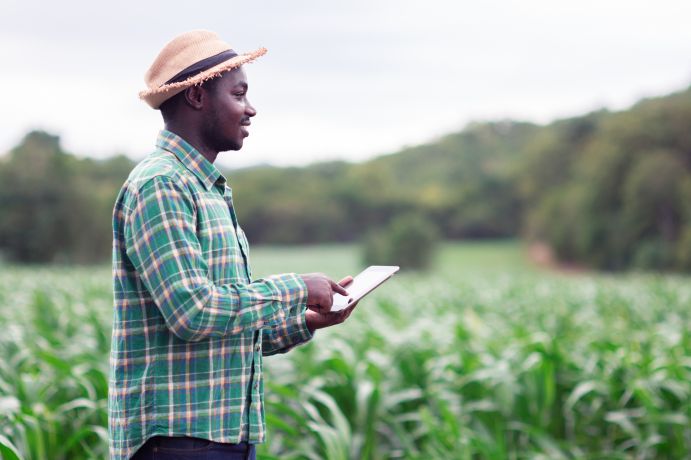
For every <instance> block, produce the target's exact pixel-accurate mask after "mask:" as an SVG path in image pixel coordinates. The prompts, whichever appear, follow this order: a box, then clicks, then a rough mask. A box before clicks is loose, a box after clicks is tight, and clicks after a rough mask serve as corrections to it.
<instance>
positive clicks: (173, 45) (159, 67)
mask: <svg viewBox="0 0 691 460" xmlns="http://www.w3.org/2000/svg"><path fill="white" fill-rule="evenodd" d="M265 53H266V48H259V49H258V50H256V51H252V52H251V53H245V54H237V53H236V52H235V51H233V49H232V48H231V47H230V45H229V44H227V43H226V42H224V41H223V40H221V38H220V37H219V36H218V35H217V34H215V33H214V32H210V31H208V30H192V31H190V32H185V33H184V34H182V35H178V36H177V37H175V38H174V39H173V40H171V41H170V42H169V43H168V44H167V45H166V46H164V47H163V49H162V50H161V52H160V53H159V54H158V57H157V58H156V60H155V61H154V63H153V64H151V67H150V68H149V70H148V71H147V72H146V75H145V76H144V81H145V82H146V86H147V89H145V90H144V91H141V92H140V93H139V98H140V99H143V100H144V101H146V103H147V104H149V105H150V106H151V107H153V108H154V109H158V108H159V107H160V106H161V104H163V102H165V101H166V100H167V99H170V98H171V97H173V96H175V95H176V94H178V93H180V92H182V91H183V90H184V89H185V88H189V87H190V86H193V85H198V84H201V83H203V82H205V81H206V80H210V79H212V78H215V77H218V76H220V75H221V73H223V72H226V71H228V70H231V69H234V68H236V67H240V66H241V65H243V64H246V63H248V62H251V61H254V60H255V59H257V58H258V57H259V56H262V55H264V54H265Z"/></svg>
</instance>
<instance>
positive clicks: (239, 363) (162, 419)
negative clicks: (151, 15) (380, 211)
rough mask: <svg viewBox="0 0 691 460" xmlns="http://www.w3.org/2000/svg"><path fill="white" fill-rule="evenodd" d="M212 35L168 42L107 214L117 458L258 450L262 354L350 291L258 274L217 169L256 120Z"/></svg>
mask: <svg viewBox="0 0 691 460" xmlns="http://www.w3.org/2000/svg"><path fill="white" fill-rule="evenodd" d="M265 52H266V50H265V49H263V48H262V49H259V50H257V51H255V52H253V53H248V54H242V55H237V54H236V53H235V52H234V51H233V50H232V49H231V47H230V46H229V45H228V44H226V43H225V42H223V41H222V40H221V39H220V38H219V37H218V36H217V35H216V34H214V33H212V32H208V31H192V32H188V33H185V34H182V35H180V36H178V37H176V38H175V39H173V40H172V41H171V42H170V43H168V44H167V45H166V46H165V47H164V48H163V50H162V51H161V53H160V54H159V56H158V57H157V58H156V60H155V61H154V63H153V64H152V66H151V68H150V69H149V71H148V72H147V74H146V82H147V86H148V89H147V90H145V91H142V92H141V93H140V97H141V98H142V99H143V100H145V101H146V102H147V103H148V104H149V105H151V107H153V108H154V109H160V110H161V113H162V115H163V120H164V123H165V129H164V130H163V131H161V133H160V134H159V137H158V141H157V148H156V150H155V151H154V152H153V153H152V154H150V155H149V156H148V157H147V158H146V159H145V160H143V161H142V162H141V163H140V164H139V165H137V167H135V169H134V170H133V171H132V173H131V174H130V176H129V178H128V179H127V181H126V182H125V184H124V185H123V187H122V190H121V191H120V194H119V196H118V198H117V201H116V204H115V209H114V215H113V234H114V241H113V276H114V296H115V312H114V325H113V337H112V351H111V374H110V392H109V428H110V437H111V442H110V453H111V458H113V459H118V460H120V459H128V458H135V459H152V458H154V456H155V458H156V459H157V460H161V459H172V458H175V459H180V458H202V457H203V458H205V459H214V458H224V459H233V458H243V459H244V458H254V455H255V454H254V444H256V443H260V442H263V441H264V437H265V425H264V407H263V373H262V355H264V356H266V355H271V354H275V353H284V352H286V351H288V350H289V349H291V348H292V347H294V346H296V345H298V344H301V343H304V342H306V341H308V340H310V339H311V338H312V334H313V333H314V331H315V330H316V329H319V328H323V327H328V326H332V325H334V324H339V323H341V322H343V321H344V320H345V319H346V318H347V317H348V316H349V315H350V313H351V311H352V309H353V308H354V307H355V306H352V307H350V308H348V309H347V310H343V311H340V312H330V309H331V304H332V299H333V294H334V293H340V294H343V295H347V293H346V291H345V289H344V288H343V286H346V285H347V283H348V282H350V280H351V279H352V278H351V277H348V278H347V279H345V280H343V281H341V283H340V284H337V283H335V282H334V281H332V280H330V279H329V278H327V277H326V276H324V275H321V274H309V275H297V274H295V273H285V274H280V275H274V276H269V277H267V278H265V279H259V280H254V281H253V280H252V275H251V270H250V264H249V259H248V256H249V248H248V243H247V239H246V238H245V234H244V233H243V231H242V229H241V228H240V226H239V225H238V221H237V217H236V214H235V210H234V208H233V200H232V193H231V189H230V187H229V186H228V184H227V181H226V178H225V177H224V176H223V175H222V174H221V173H220V172H219V171H218V169H217V168H216V167H215V166H214V164H213V163H214V161H215V160H216V157H217V156H218V153H219V152H222V151H227V150H239V149H240V148H241V147H242V145H243V141H244V138H245V137H246V136H247V135H248V127H249V126H250V120H251V118H252V117H254V116H255V115H256V113H257V112H256V111H255V109H254V108H253V107H252V106H251V105H250V103H249V101H248V99H247V92H248V83H247V77H246V75H245V72H244V70H243V69H242V65H243V64H245V63H248V62H251V61H252V60H254V59H256V58H257V57H259V56H261V55H263V54H264V53H265Z"/></svg>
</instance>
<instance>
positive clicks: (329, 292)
mask: <svg viewBox="0 0 691 460" xmlns="http://www.w3.org/2000/svg"><path fill="white" fill-rule="evenodd" d="M300 277H301V278H302V280H303V281H304V282H305V285H306V286H307V308H309V309H310V310H314V311H316V312H319V313H328V312H329V311H331V306H332V305H333V296H334V293H338V294H341V295H344V296H347V295H348V292H347V291H346V290H345V289H344V288H343V286H340V285H339V284H338V283H336V282H335V281H334V280H332V279H331V278H329V277H328V276H326V275H325V274H323V273H308V274H306V275H300Z"/></svg>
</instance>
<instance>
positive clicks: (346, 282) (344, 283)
mask: <svg viewBox="0 0 691 460" xmlns="http://www.w3.org/2000/svg"><path fill="white" fill-rule="evenodd" d="M352 282H353V277H352V276H350V275H348V276H346V277H345V278H343V279H342V280H341V281H339V282H338V284H339V285H340V286H343V287H346V286H348V285H349V284H350V283H352Z"/></svg>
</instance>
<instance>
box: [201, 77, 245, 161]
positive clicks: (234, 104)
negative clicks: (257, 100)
mask: <svg viewBox="0 0 691 460" xmlns="http://www.w3.org/2000/svg"><path fill="white" fill-rule="evenodd" d="M247 90H248V85H247V76H246V75H245V71H244V70H243V69H242V67H240V68H238V69H235V70H232V71H230V72H225V73H224V74H223V75H222V76H221V77H218V81H215V82H214V84H213V85H212V86H211V88H209V90H208V91H207V101H208V102H209V103H208V106H206V107H205V108H204V109H205V117H204V118H205V120H204V137H205V139H207V140H208V143H209V146H210V147H212V148H213V149H214V150H217V151H219V152H223V151H226V150H240V149H241V148H242V143H243V141H244V139H245V138H246V137H247V136H249V131H248V129H249V126H250V118H252V117H253V116H255V115H256V114H257V111H256V110H254V107H252V105H251V104H250V103H249V101H248V100H247ZM205 105H206V104H205Z"/></svg>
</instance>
